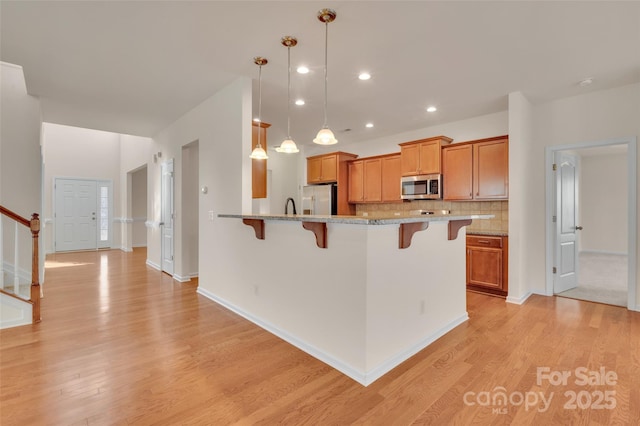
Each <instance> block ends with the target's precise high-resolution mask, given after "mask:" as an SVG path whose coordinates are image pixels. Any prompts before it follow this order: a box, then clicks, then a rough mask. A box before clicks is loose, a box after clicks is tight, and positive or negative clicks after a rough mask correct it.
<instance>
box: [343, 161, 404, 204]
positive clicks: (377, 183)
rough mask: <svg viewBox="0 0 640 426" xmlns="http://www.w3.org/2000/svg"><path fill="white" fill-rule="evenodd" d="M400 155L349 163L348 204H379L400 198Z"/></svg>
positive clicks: (399, 199)
mask: <svg viewBox="0 0 640 426" xmlns="http://www.w3.org/2000/svg"><path fill="white" fill-rule="evenodd" d="M400 177H401V176H400V154H391V155H381V156H376V157H368V158H361V159H358V160H355V161H350V162H349V202H350V203H355V204H358V203H379V202H393V201H402V199H401V198H400Z"/></svg>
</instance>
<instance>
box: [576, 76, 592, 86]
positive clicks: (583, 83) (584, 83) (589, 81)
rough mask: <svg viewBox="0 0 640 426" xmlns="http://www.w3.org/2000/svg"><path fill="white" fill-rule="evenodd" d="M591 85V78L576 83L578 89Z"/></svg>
mask: <svg viewBox="0 0 640 426" xmlns="http://www.w3.org/2000/svg"><path fill="white" fill-rule="evenodd" d="M592 83H593V78H592V77H589V78H585V79H584V80H581V81H580V82H579V83H578V85H579V86H580V87H587V86H589V85H590V84H592Z"/></svg>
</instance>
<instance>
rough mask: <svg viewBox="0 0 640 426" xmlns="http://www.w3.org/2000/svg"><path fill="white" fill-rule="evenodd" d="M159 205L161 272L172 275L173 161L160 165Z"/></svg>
mask: <svg viewBox="0 0 640 426" xmlns="http://www.w3.org/2000/svg"><path fill="white" fill-rule="evenodd" d="M161 170H162V186H161V194H160V198H161V203H162V217H161V219H160V229H161V233H162V270H163V271H164V272H166V273H168V274H169V275H173V229H174V219H175V213H174V212H175V210H174V199H173V191H174V188H173V159H171V160H169V161H167V162H165V163H162V166H161Z"/></svg>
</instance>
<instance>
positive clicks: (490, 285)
mask: <svg viewBox="0 0 640 426" xmlns="http://www.w3.org/2000/svg"><path fill="white" fill-rule="evenodd" d="M508 253H509V239H508V237H504V236H493V235H467V290H472V291H477V292H481V293H486V294H491V295H494V296H501V297H506V296H507V294H508V291H509V286H508V275H509V273H508V263H509V262H508Z"/></svg>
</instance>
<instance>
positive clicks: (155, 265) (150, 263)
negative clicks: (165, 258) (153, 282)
mask: <svg viewBox="0 0 640 426" xmlns="http://www.w3.org/2000/svg"><path fill="white" fill-rule="evenodd" d="M146 263H147V266H150V267H152V268H153V269H157V270H158V271H160V270H161V269H160V265H158V264H157V263H153V262H152V261H150V260H149V259H147V262H146Z"/></svg>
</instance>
